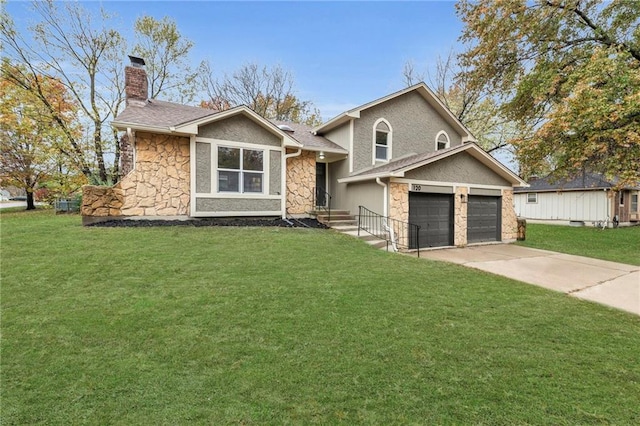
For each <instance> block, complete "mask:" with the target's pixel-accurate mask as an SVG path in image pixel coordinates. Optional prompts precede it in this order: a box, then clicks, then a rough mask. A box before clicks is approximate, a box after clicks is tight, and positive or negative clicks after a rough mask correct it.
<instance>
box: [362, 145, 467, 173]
mask: <svg viewBox="0 0 640 426" xmlns="http://www.w3.org/2000/svg"><path fill="white" fill-rule="evenodd" d="M463 146H464V145H458V146H454V147H452V148H447V149H441V150H439V151H435V152H425V153H422V154H413V155H408V156H406V157H402V158H399V159H397V160H393V161H390V162H388V163H386V164H383V165H381V166H377V167H373V168H371V169H368V170H365V171H363V172H360V173H355V174H353V175H352V176H366V175H379V174H383V173H393V172H397V171H399V170H403V169H406V168H408V167H411V166H413V165H415V164H420V163H422V162H423V161H426V160H429V159H432V158H437V157H441V156H446V155H447V154H449V153H450V152H451V151H459V150H460V148H461V147H463Z"/></svg>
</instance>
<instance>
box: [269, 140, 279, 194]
mask: <svg viewBox="0 0 640 426" xmlns="http://www.w3.org/2000/svg"><path fill="white" fill-rule="evenodd" d="M281 155H282V154H281V153H280V151H270V152H269V156H270V158H269V168H270V170H269V194H270V195H280V192H281V191H282V188H281V187H282V185H281V180H282V160H281V158H280V157H281Z"/></svg>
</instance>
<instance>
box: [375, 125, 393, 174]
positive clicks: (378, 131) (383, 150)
mask: <svg viewBox="0 0 640 426" xmlns="http://www.w3.org/2000/svg"><path fill="white" fill-rule="evenodd" d="M392 133H393V132H392V130H391V125H390V124H389V122H388V121H387V120H385V119H384V118H381V119H379V120H377V121H376V122H375V124H374V125H373V163H374V164H375V162H376V161H389V159H390V158H391V135H392Z"/></svg>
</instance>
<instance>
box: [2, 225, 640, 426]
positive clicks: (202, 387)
mask: <svg viewBox="0 0 640 426" xmlns="http://www.w3.org/2000/svg"><path fill="white" fill-rule="evenodd" d="M0 220H1V235H0V236H1V238H2V245H1V250H2V252H1V261H2V264H1V267H2V268H1V279H2V295H1V296H2V298H1V303H2V310H1V312H2V314H1V315H2V318H1V320H2V322H1V324H2V341H1V350H2V359H1V368H2V374H1V392H2V395H1V396H2V407H1V410H2V411H1V417H2V419H1V422H2V424H7V425H9V424H79V423H80V424H100V425H102V424H122V425H130V424H154V425H155V424H188V423H196V424H358V423H364V424H550V425H558V424H639V423H640V411H639V410H638V404H639V402H640V352H639V351H638V348H639V347H640V318H638V317H637V316H634V315H632V314H629V313H625V312H622V311H617V310H614V309H609V308H607V307H604V306H601V305H597V304H592V303H589V302H584V301H581V300H578V299H574V298H570V297H567V296H565V295H563V294H560V293H556V292H552V291H547V290H544V289H542V288H538V287H535V286H531V285H526V284H522V283H518V282H515V281H511V280H508V279H506V278H501V277H497V276H493V275H490V274H487V273H483V272H479V271H477V270H473V269H467V268H464V267H460V266H457V265H453V264H446V263H437V262H433V261H428V260H424V259H416V258H413V257H409V256H402V255H397V254H391V253H385V252H383V251H379V250H375V249H372V248H370V247H368V246H367V245H366V244H365V243H362V242H360V241H358V240H356V239H354V238H351V237H348V236H344V235H340V234H337V233H335V232H333V231H327V230H312V229H283V228H222V227H221V228H195V227H175V228H83V227H81V226H80V218H79V217H78V216H54V215H53V214H52V213H50V212H36V213H28V214H24V213H10V214H2V217H1V219H0ZM605 232H606V231H605Z"/></svg>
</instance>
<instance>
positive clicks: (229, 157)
mask: <svg viewBox="0 0 640 426" xmlns="http://www.w3.org/2000/svg"><path fill="white" fill-rule="evenodd" d="M132 59H135V58H132ZM143 64H144V62H143V61H140V60H138V63H137V64H136V63H135V62H134V64H133V65H132V66H128V67H126V68H125V80H126V82H125V86H126V94H127V107H126V109H125V110H124V111H123V112H122V113H121V114H120V115H118V116H117V117H116V118H115V120H114V121H113V123H112V126H113V127H114V128H116V129H118V130H121V131H123V132H124V133H125V134H126V137H124V138H123V146H122V151H123V153H122V159H123V161H122V169H123V170H125V171H126V172H127V174H126V175H125V176H124V177H123V178H122V179H121V180H120V182H118V183H117V184H116V185H115V186H114V187H111V188H104V187H102V188H101V187H89V186H87V187H85V188H84V201H83V210H82V213H83V220H84V222H85V223H91V222H93V221H96V220H104V219H106V218H113V217H128V216H173V215H179V216H190V217H225V216H226V217H238V216H260V217H265V216H281V217H291V216H294V217H295V216H308V215H309V214H310V213H311V212H313V211H314V210H316V208H317V207H318V206H327V205H328V204H329V203H330V207H331V209H338V210H346V211H349V212H351V213H352V214H358V211H359V206H364V207H366V208H367V209H368V210H370V211H373V212H376V213H377V214H379V215H381V216H383V217H387V218H389V220H391V219H394V220H397V221H402V222H405V223H406V222H411V223H414V224H416V225H419V226H420V246H431V247H435V246H453V245H456V246H464V245H466V244H470V243H476V242H486V241H509V240H513V239H514V238H515V234H516V215H515V212H514V210H513V188H514V187H518V186H523V185H526V183H525V182H524V181H523V180H522V179H520V178H519V177H518V176H517V175H515V174H514V173H513V172H511V171H510V170H509V169H508V168H506V167H505V166H504V165H502V164H501V163H500V162H498V161H497V160H496V159H494V158H493V157H491V156H490V155H488V154H487V153H486V152H485V151H484V150H483V149H482V148H480V147H479V146H478V145H477V144H476V143H475V139H474V137H473V135H472V134H471V133H470V132H469V130H467V129H466V128H465V126H464V125H463V124H462V123H461V122H460V121H459V120H457V118H456V117H455V116H454V115H453V114H452V113H451V112H450V111H449V110H448V109H447V108H446V107H445V106H444V105H443V104H442V103H441V102H440V101H439V100H438V99H437V98H436V96H435V95H434V94H433V92H431V90H430V89H429V88H428V87H427V86H426V85H425V84H423V83H420V84H417V85H414V86H411V87H408V88H406V89H404V90H401V91H398V92H396V93H392V94H390V95H388V96H385V97H382V98H380V99H377V100H375V101H372V102H369V103H367V104H364V105H361V106H359V107H357V108H353V109H351V110H349V111H346V112H344V113H342V114H340V115H338V116H337V117H335V118H333V119H331V120H329V121H327V122H326V123H323V124H322V125H320V126H317V127H316V128H313V129H312V128H308V127H307V126H303V125H300V124H292V123H274V122H271V121H269V120H267V119H265V118H264V117H261V116H260V115H258V114H256V113H255V112H253V111H252V110H250V109H249V108H247V107H245V106H239V107H236V108H232V109H229V110H226V111H221V112H216V111H212V110H207V109H201V108H197V107H191V106H184V105H179V104H175V103H170V102H164V101H160V100H155V99H147V78H146V72H145V70H144V66H143Z"/></svg>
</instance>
